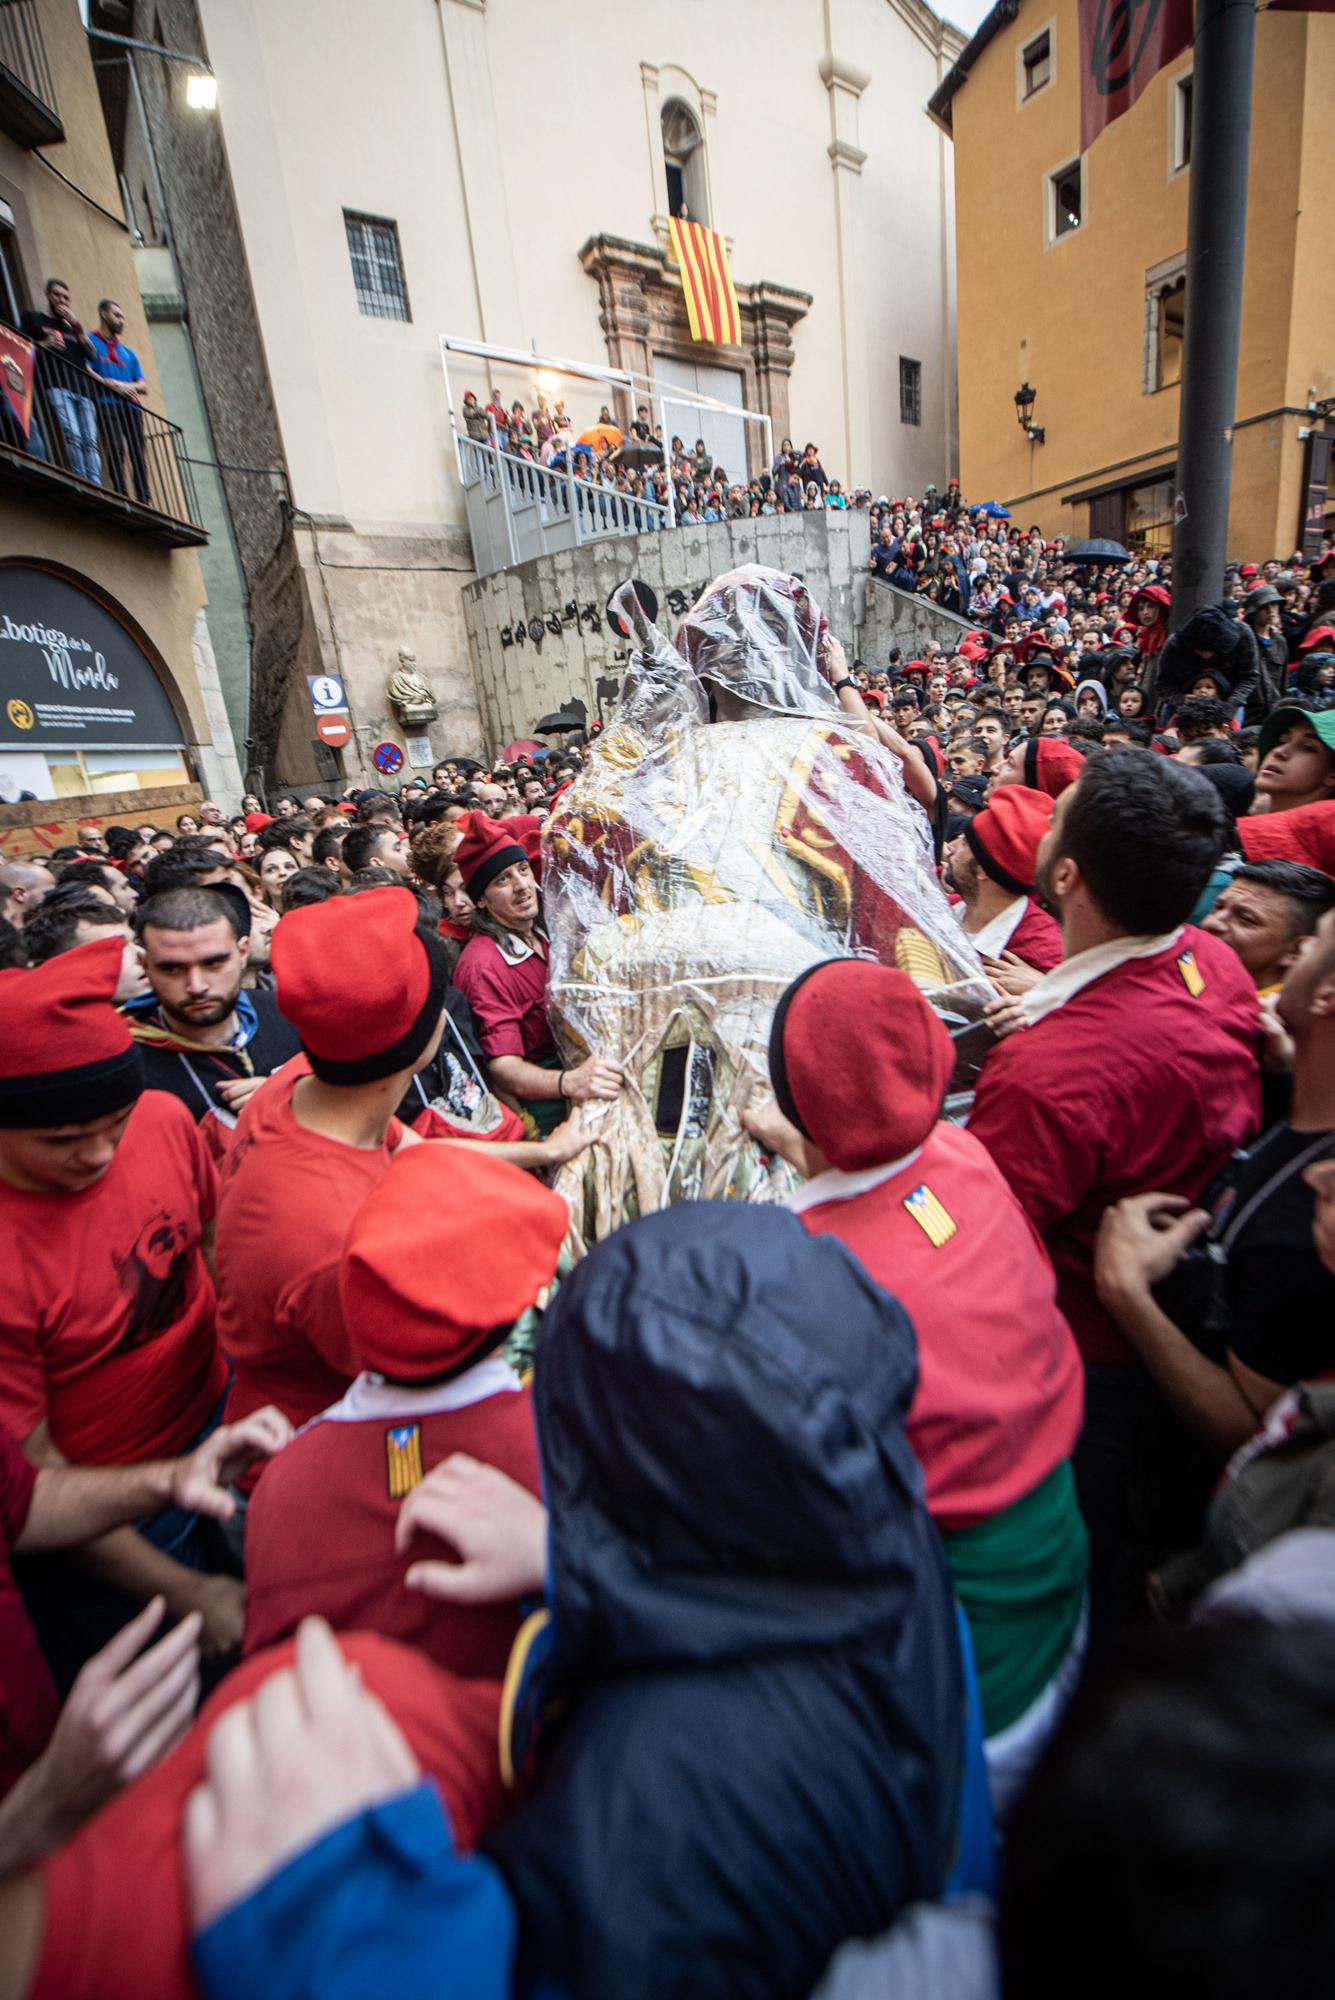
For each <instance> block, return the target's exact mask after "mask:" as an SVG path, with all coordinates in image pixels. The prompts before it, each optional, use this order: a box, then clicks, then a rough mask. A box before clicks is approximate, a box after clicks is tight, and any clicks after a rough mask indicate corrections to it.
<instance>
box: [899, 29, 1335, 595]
mask: <svg viewBox="0 0 1335 2000" xmlns="http://www.w3.org/2000/svg"><path fill="white" fill-rule="evenodd" d="M1191 95H1192V52H1191V50H1190V49H1188V50H1186V51H1185V52H1184V53H1183V54H1182V55H1181V56H1180V57H1178V58H1177V59H1176V60H1174V61H1172V62H1170V63H1168V64H1167V65H1166V66H1165V67H1164V68H1163V69H1162V70H1161V71H1160V72H1159V73H1158V75H1157V76H1155V77H1154V78H1153V79H1152V80H1151V82H1150V83H1149V85H1148V86H1147V88H1146V89H1145V90H1144V92H1143V94H1142V95H1141V97H1140V98H1139V100H1138V101H1137V103H1135V104H1134V105H1133V106H1132V107H1131V109H1130V111H1129V112H1127V113H1126V114H1125V116H1123V117H1122V118H1120V119H1118V120H1117V121H1116V122H1115V123H1114V124H1112V125H1110V126H1109V127H1108V129H1107V130H1106V131H1105V132H1103V133H1102V134H1101V135H1100V136H1099V137H1098V138H1097V139H1096V140H1095V141H1094V143H1093V145H1092V146H1091V147H1090V148H1089V150H1088V151H1087V152H1085V153H1084V154H1082V153H1081V149H1080V48H1079V23H1078V16H1077V0H1019V4H1018V6H1017V4H1016V0H999V4H998V5H997V6H996V7H994V8H993V10H992V13H991V14H990V15H988V17H987V18H986V20H985V21H984V23H983V25H982V27H981V28H980V29H979V31H978V33H977V34H976V35H975V36H974V38H973V41H972V42H971V43H970V44H969V47H968V48H967V49H966V50H965V52H964V54H963V56H961V58H960V61H959V63H958V64H957V65H956V67H955V69H954V71H952V73H951V75H950V76H949V77H948V78H947V79H946V82H945V83H944V84H943V85H942V87H941V89H940V90H939V91H938V92H937V93H936V95H935V96H934V97H933V99H932V103H931V110H932V113H933V115H934V116H935V117H936V118H937V119H938V122H940V123H941V124H943V125H945V126H946V127H947V128H948V129H949V130H950V131H951V133H952V135H953V138H954V154H955V191H956V201H955V214H956V259H957V273H958V276H957V287H958V328H959V335H958V338H959V428H960V468H959V470H960V477H961V480H962V482H963V487H964V491H965V492H966V493H967V494H968V495H969V497H970V498H972V499H978V500H984V499H996V500H1002V501H1005V502H1006V504H1007V505H1009V506H1010V508H1011V510H1012V512H1013V513H1014V514H1016V515H1017V516H1018V517H1019V518H1020V519H1021V520H1022V521H1024V522H1025V523H1026V524H1028V523H1030V522H1032V523H1034V524H1036V525H1037V526H1038V527H1039V528H1041V529H1042V531H1043V532H1044V533H1045V534H1046V535H1048V536H1049V537H1052V536H1054V535H1059V534H1062V535H1067V536H1083V535H1086V534H1096V535H1098V534H1106V535H1112V536H1114V537H1115V538H1116V539H1118V540H1124V541H1128V542H1129V543H1130V544H1131V545H1133V546H1139V547H1143V548H1145V549H1147V550H1150V551H1152V552H1165V551H1166V550H1167V548H1168V547H1169V545H1170V543H1171V539H1172V509H1173V497H1174V470H1175V461H1176V454H1177V435H1178V410H1179V400H1180V386H1179V383H1180V355H1181V329H1182V325H1183V315H1184V312H1185V311H1186V310H1188V309H1189V301H1188V299H1187V298H1186V274H1185V273H1186V249H1187V207H1188V197H1189V190H1190V181H1191V149H1190V138H1191V114H1192V104H1191ZM1333 98H1335V19H1332V17H1331V16H1330V15H1321V14H1298V13H1293V14H1290V13H1267V12H1261V13H1259V14H1258V17H1257V23H1256V72H1255V84H1254V95H1253V121H1252V151H1251V170H1250V188H1249V200H1248V213H1247V242H1246V277H1245V294H1244V304H1243V318H1242V346H1241V357H1240V365H1239V371H1238V389H1237V403H1236V418H1235V426H1234V443H1233V484H1232V499H1231V508H1230V517H1229V543H1228V554H1229V557H1230V558H1231V559H1237V560H1254V561H1258V562H1259V561H1262V560H1264V559H1265V558H1267V557H1270V556H1279V557H1287V556H1289V555H1290V554H1292V553H1293V551H1294V550H1295V549H1296V548H1298V547H1300V546H1301V539H1302V538H1301V533H1300V521H1301V518H1302V513H1303V507H1304V501H1305V495H1306V488H1307V481H1308V475H1309V470H1310V465H1309V460H1310V455H1311V453H1312V451H1313V445H1312V443H1311V441H1310V439H1309V437H1308V436H1306V435H1305V434H1306V433H1310V432H1312V431H1316V432H1317V433H1318V434H1319V433H1321V431H1322V428H1323V422H1324V419H1323V417H1322V415H1321V413H1320V412H1319V410H1316V409H1314V408H1313V406H1314V405H1317V404H1319V403H1320V401H1321V399H1323V398H1328V397H1330V396H1332V395H1333V394H1335V210H1333V209H1332V202H1331V195H1330V190H1331V188H1332V187H1335V125H1333V124H1332V120H1331V117H1330V106H1331V103H1332V100H1333ZM1026 384H1027V385H1028V386H1029V387H1030V388H1031V389H1032V390H1033V391H1034V392H1035V395H1034V403H1033V408H1032V413H1031V414H1030V417H1029V421H1028V425H1027V426H1026V425H1024V424H1022V423H1021V422H1020V421H1018V420H1017V417H1018V412H1017V408H1016V400H1015V399H1016V392H1017V390H1019V389H1020V388H1021V386H1022V385H1026ZM1035 430H1037V431H1041V432H1042V434H1043V435H1042V441H1041V442H1039V441H1037V440H1036V439H1034V438H1033V437H1032V436H1031V435H1030V433H1031V432H1032V431H1035ZM1316 449H1317V452H1318V454H1319V455H1321V456H1324V454H1323V453H1322V449H1321V447H1320V445H1318V446H1317V447H1316Z"/></svg>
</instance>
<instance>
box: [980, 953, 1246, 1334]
mask: <svg viewBox="0 0 1335 2000" xmlns="http://www.w3.org/2000/svg"><path fill="white" fill-rule="evenodd" d="M1184 952H1190V953H1191V954H1192V956H1193V958H1194V961H1195V972H1196V974H1198V975H1199V978H1198V979H1193V980H1192V982H1191V984H1189V983H1188V979H1187V978H1186V976H1184V971H1183V968H1182V965H1181V963H1180V961H1181V957H1182V954H1183V953H1184ZM1197 984H1198V985H1199V991H1197V992H1193V991H1192V985H1197ZM1256 1020H1257V1000H1256V991H1255V988H1254V987H1253V985H1252V982H1251V980H1250V978H1249V977H1248V975H1247V973H1246V972H1245V971H1244V969H1243V966H1242V962H1241V960H1240V959H1239V958H1238V957H1237V955H1236V953H1235V952H1233V951H1232V950H1231V949H1230V947H1229V946H1228V945H1226V944H1223V943H1222V942H1221V941H1220V940H1219V939H1218V938H1214V937H1209V936H1207V935H1206V933H1205V932H1203V931H1198V930H1196V929H1194V928H1193V927H1192V926H1191V925H1188V926H1187V927H1186V928H1185V929H1184V931H1183V935H1182V938H1181V941H1180V943H1179V944H1178V945H1177V946H1176V947H1174V948H1170V949H1169V950H1167V951H1163V952H1160V953H1158V954H1157V955H1156V956H1155V957H1153V958H1140V959H1131V960H1129V961H1128V962H1127V963H1125V964H1123V965H1119V966H1116V967H1115V968H1114V969H1113V970H1112V971H1111V972H1107V973H1105V974H1104V975H1103V977H1102V978H1100V979H1096V980H1095V981H1094V982H1093V983H1092V984H1091V985H1089V986H1086V987H1085V988H1084V990H1083V991H1082V992H1080V993H1077V994H1076V995H1075V996H1074V998H1073V999H1070V1000H1068V1001H1067V1002H1066V1004H1065V1005H1064V1006H1062V1007H1059V1008H1057V1010H1056V1011H1055V1013H1051V1014H1048V1015H1047V1016H1046V1017H1045V1018H1044V1019H1043V1020H1041V1021H1038V1022H1036V1023H1035V1025H1034V1026H1033V1027H1031V1028H1022V1029H1020V1030H1019V1031H1018V1032H1017V1033H1015V1034H1013V1035H1011V1036H1009V1037H1008V1038H1007V1040H1005V1041H1004V1042H1000V1043H999V1044H998V1045H997V1047H996V1048H994V1049H993V1050H992V1051H991V1053H990V1055H989V1056H988V1058H987V1060H986V1062H985V1063H984V1064H983V1072H982V1075H981V1077H980V1078H979V1081H978V1094H977V1097H976V1098H975V1100H974V1108H973V1113H972V1116H971V1117H970V1119H969V1130H970V1131H971V1132H972V1133H973V1135H974V1137H975V1138H978V1139H981V1140H982V1142H983V1144H984V1145H985V1146H986V1147H987V1149H988V1151H989V1152H990V1153H991V1155H992V1157H993V1159H994V1160H995V1161H996V1163H997V1165H998V1166H999V1167H1000V1168H1001V1171H1002V1173H1003V1174H1004V1175H1005V1176H1006V1179H1007V1180H1008V1181H1009V1182H1010V1184H1011V1188H1012V1189H1013V1191H1014V1193H1015V1194H1016V1195H1017V1196H1018V1197H1019V1200H1020V1205H1021V1207H1022V1208H1023V1209H1024V1210H1025V1212H1026V1214H1027V1215H1028V1217H1029V1219H1030V1221H1031V1222H1032V1223H1033V1225H1034V1227H1035V1228H1036V1229H1037V1231H1038V1233H1039V1235H1040V1236H1041V1237H1042V1238H1043V1241H1044V1243H1045V1244H1046V1245H1047V1248H1048V1253H1049V1255H1050V1256H1051V1258H1052V1262H1053V1265H1054V1266H1055V1268H1056V1272H1057V1300H1058V1303H1059V1305H1060V1306H1061V1309H1062V1311H1063V1312H1064V1313H1065V1315H1066V1317H1067V1319H1068V1320H1069V1321H1070V1324H1071V1329H1072V1331H1073V1332H1074V1334H1075V1337H1076V1340H1077V1342H1078V1343H1079V1347H1080V1351H1081V1353H1082V1354H1083V1356H1084V1358H1085V1360H1086V1361H1128V1360H1130V1359H1131V1352H1130V1349H1129V1348H1128V1346H1127V1344H1126V1342H1125V1341H1124V1340H1123V1338H1122V1335H1121V1334H1120V1333H1119V1331H1118V1329H1117V1327H1116V1326H1115V1325H1114V1323H1113V1321H1112V1320H1111V1319H1110V1318H1109V1316H1108V1314H1107V1313H1106V1312H1105V1311H1104V1310H1103V1307H1102V1306H1101V1305H1100V1304H1099V1301H1098V1297H1097V1295H1096V1293H1095V1289H1094V1239H1095V1237H1096V1236H1097V1234H1098V1228H1099V1223H1100V1221H1101V1220H1102V1217H1103V1211H1104V1209H1105V1208H1107V1207H1109V1206H1110V1205H1111V1203H1113V1202H1115V1201H1120V1200H1121V1199H1122V1198H1123V1196H1124V1195H1130V1194H1147V1193H1149V1192H1150V1191H1151V1190H1161V1191H1162V1192H1164V1193H1168V1194H1181V1195H1186V1196H1187V1197H1188V1199H1191V1200H1194V1199H1195V1198H1196V1197H1197V1196H1198V1195H1199V1194H1200V1193H1201V1191H1202V1190H1203V1189H1204V1187H1205V1186H1206V1184H1207V1183H1208V1182H1209V1181H1210V1180H1211V1179H1212V1178H1213V1176H1214V1175H1215V1174H1216V1173H1217V1172H1218V1171H1219V1169H1220V1168H1221V1167H1222V1166H1223V1164H1224V1162H1225V1161H1226V1160H1227V1158H1228V1156H1229V1154H1230V1153H1232V1152H1233V1151H1234V1150H1235V1148H1237V1147H1238V1146H1242V1145H1245V1144H1246V1142H1247V1141H1248V1140H1249V1139H1251V1138H1252V1137H1253V1136H1254V1135H1255V1133H1256V1131H1257V1130H1258V1128H1259V1125H1260V1114H1261V1097H1260V1072H1259V1070H1258V1067H1257V1061H1256Z"/></svg>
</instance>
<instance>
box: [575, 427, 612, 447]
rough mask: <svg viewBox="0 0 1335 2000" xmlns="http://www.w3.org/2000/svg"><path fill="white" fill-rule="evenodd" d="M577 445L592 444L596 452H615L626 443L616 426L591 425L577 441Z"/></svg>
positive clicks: (581, 433) (582, 432)
mask: <svg viewBox="0 0 1335 2000" xmlns="http://www.w3.org/2000/svg"><path fill="white" fill-rule="evenodd" d="M575 442H576V443H577V444H591V445H592V446H593V448H594V450H595V451H615V449H616V447H617V446H618V445H619V444H622V443H624V439H623V437H622V434H621V432H620V431H619V430H618V429H617V427H616V425H615V424H590V425H589V428H588V429H587V430H586V431H581V432H580V434H579V436H578V438H577V439H576V440H575Z"/></svg>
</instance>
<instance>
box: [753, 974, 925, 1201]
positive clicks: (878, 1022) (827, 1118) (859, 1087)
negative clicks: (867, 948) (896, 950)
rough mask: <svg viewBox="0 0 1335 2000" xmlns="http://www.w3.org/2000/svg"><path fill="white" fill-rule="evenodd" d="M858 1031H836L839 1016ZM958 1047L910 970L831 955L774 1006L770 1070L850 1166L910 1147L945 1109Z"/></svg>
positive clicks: (822, 1142) (782, 1102) (880, 1161)
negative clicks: (832, 956) (915, 983)
mask: <svg viewBox="0 0 1335 2000" xmlns="http://www.w3.org/2000/svg"><path fill="white" fill-rule="evenodd" d="M840 1023H842V1024H843V1025H844V1027H845V1028H846V1029H850V1030H851V1029H852V1028H853V1027H854V1026H856V1033H853V1032H845V1033H839V1032H837V1024H840ZM954 1068H955V1050H954V1047H953V1045H952V1043H951V1039H950V1036H949V1035H948V1034H947V1032H946V1030H945V1028H944V1026H943V1025H942V1023H941V1020H940V1018H939V1016H938V1015H937V1014H936V1013H934V1012H933V1010H932V1008H931V1007H930V1006H929V1005H928V1003H927V1002H926V1000H924V999H923V997H922V994H921V993H920V992H919V991H918V989H917V987H916V986H915V985H914V983H913V981H912V980H911V979H910V978H909V976H908V974H907V973H904V972H899V971H896V970H895V969H894V968H893V967H892V966H888V965H875V964H873V963H872V962H871V961H870V960H868V959H862V958H835V959H827V960H825V961H824V963H822V964H820V965H813V966H811V967H810V968H809V969H808V970H807V971H806V972H803V973H801V974H799V976H798V977H797V978H796V979H795V980H794V981H793V983H792V985H791V986H790V987H789V988H788V991H787V992H786V993H785V994H784V996H783V998H782V999H781V1000H780V1002H779V1004H778V1006H777V1008H776V1009H775V1011H774V1026H773V1028H772V1029H771V1030H770V1039H769V1072H770V1081H771V1083H772V1084H773V1086H774V1095H775V1097H776V1098H777V1099H778V1102H779V1109H780V1110H781V1111H782V1112H783V1115H784V1117H785V1118H787V1119H789V1120H790V1121H791V1123H792V1124H794V1125H796V1127H797V1129H798V1131H799V1132H801V1133H802V1134H803V1136H804V1137H805V1138H808V1139H810V1141H811V1143H812V1144H813V1146H819V1148H820V1150H821V1152H822V1153H824V1155H825V1157H826V1159H827V1160H829V1161H830V1162H831V1164H832V1165H834V1166H836V1167H842V1168H843V1169H844V1170H845V1171H846V1172H851V1173H856V1172H858V1171H859V1170H860V1169H862V1168H864V1167H878V1166H882V1165H884V1164H885V1163H886V1162H887V1161H889V1160H897V1159H900V1158H902V1156H903V1155H904V1154H905V1153H911V1152H912V1151H913V1150H914V1148H915V1147H916V1146H921V1144H922V1142H923V1140H924V1139H925V1138H926V1137H927V1135H928V1133H929V1132H930V1131H931V1129H932V1127H933V1125H935V1123H936V1121H937V1119H938V1118H939V1116H940V1115H941V1105H942V1102H943V1100H944V1098H945V1094H946V1086H947V1085H948V1084H949V1082H950V1078H951V1074H952V1072H953V1071H954Z"/></svg>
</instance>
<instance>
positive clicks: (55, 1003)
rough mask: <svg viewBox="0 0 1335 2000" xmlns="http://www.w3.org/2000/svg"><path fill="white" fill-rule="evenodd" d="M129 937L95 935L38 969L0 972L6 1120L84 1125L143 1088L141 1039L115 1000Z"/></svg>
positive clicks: (1, 1118)
mask: <svg viewBox="0 0 1335 2000" xmlns="http://www.w3.org/2000/svg"><path fill="white" fill-rule="evenodd" d="M124 952H125V942H124V939H123V938H120V937H102V938H94V939H93V942H92V943H91V944H81V945H78V946H76V948H75V949H74V950H73V951H63V952H61V953H60V954H59V956H58V957H56V958H49V959H48V960H47V961H46V963H45V965H39V966H37V967H36V968H35V970H34V971H32V972H25V971H23V970H21V969H20V968H18V967H14V968H12V969H11V970H9V971H5V972H0V1020H2V1021H3V1022H4V1024H5V1032H4V1035H3V1037H0V1126H3V1127H4V1129H5V1130H6V1131H13V1130H15V1129H28V1128H32V1127H48V1128H49V1127H50V1126H53V1125H86V1124H89V1123H91V1121H92V1120H93V1119H95V1118H105V1117H107V1116H108V1114H109V1113H111V1112H113V1111H123V1110H124V1109H125V1106H126V1105H127V1104H133V1103H134V1100H135V1098H136V1097H138V1096H139V1094H140V1092H141V1091H142V1090H143V1088H144V1071H143V1065H142V1063H141V1062H140V1059H139V1049H138V1045H137V1044H136V1043H135V1042H134V1041H132V1040H131V1037H130V1030H129V1028H128V1027H127V1026H126V1022H125V1016H124V1015H123V1014H120V1013H118V1012H117V1010H116V1008H115V1007H114V1006H113V1005H112V1000H113V997H114V995H115V992H116V984H117V981H118V980H119V978H120V975H121V959H122V957H123V956H124Z"/></svg>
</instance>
